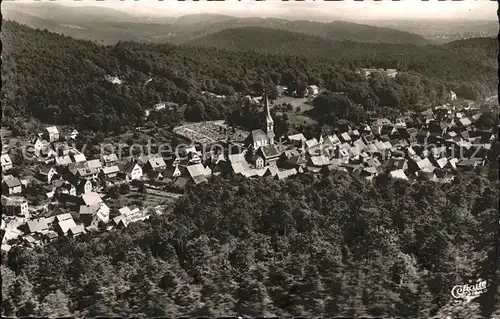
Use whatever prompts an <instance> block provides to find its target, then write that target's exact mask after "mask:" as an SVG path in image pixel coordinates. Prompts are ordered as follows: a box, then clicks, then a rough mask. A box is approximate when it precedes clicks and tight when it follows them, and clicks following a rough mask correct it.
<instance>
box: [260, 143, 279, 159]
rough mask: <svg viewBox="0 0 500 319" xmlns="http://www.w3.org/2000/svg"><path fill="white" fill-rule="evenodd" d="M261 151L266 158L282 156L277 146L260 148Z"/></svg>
mask: <svg viewBox="0 0 500 319" xmlns="http://www.w3.org/2000/svg"><path fill="white" fill-rule="evenodd" d="M260 150H261V151H262V155H264V157H265V158H272V157H277V156H279V155H280V154H281V153H280V151H279V150H278V148H277V147H276V145H272V144H271V145H267V146H263V147H261V148H260Z"/></svg>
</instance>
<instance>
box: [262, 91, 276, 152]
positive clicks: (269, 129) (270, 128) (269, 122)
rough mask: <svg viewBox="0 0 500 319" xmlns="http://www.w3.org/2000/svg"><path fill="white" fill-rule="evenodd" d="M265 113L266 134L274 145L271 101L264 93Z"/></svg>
mask: <svg viewBox="0 0 500 319" xmlns="http://www.w3.org/2000/svg"><path fill="white" fill-rule="evenodd" d="M264 113H265V114H266V133H267V137H269V143H270V144H274V136H275V135H274V120H273V118H272V117H271V109H270V108H269V100H268V98H267V92H266V91H264Z"/></svg>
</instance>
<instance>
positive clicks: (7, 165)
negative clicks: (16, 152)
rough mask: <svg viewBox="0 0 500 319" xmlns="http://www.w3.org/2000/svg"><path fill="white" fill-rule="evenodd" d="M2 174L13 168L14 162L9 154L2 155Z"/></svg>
mask: <svg viewBox="0 0 500 319" xmlns="http://www.w3.org/2000/svg"><path fill="white" fill-rule="evenodd" d="M1 161H2V172H5V171H8V170H9V169H11V168H12V167H13V165H12V160H11V159H10V156H9V154H2V159H1Z"/></svg>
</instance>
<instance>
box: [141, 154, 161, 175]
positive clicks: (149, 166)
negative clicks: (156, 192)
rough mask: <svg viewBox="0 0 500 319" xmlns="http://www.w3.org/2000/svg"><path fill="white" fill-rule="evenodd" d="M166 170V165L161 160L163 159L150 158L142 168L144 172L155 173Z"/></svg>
mask: <svg viewBox="0 0 500 319" xmlns="http://www.w3.org/2000/svg"><path fill="white" fill-rule="evenodd" d="M165 168H167V164H166V163H165V161H164V160H163V157H154V158H150V159H149V160H148V162H147V163H146V164H145V165H144V167H143V168H142V169H143V171H145V172H150V171H156V172H161V171H163V170H165Z"/></svg>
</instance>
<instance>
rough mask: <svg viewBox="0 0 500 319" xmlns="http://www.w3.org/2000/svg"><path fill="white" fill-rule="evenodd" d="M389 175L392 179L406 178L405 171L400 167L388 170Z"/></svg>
mask: <svg viewBox="0 0 500 319" xmlns="http://www.w3.org/2000/svg"><path fill="white" fill-rule="evenodd" d="M389 177H390V178H392V179H403V180H406V181H407V180H408V176H406V174H405V172H404V171H403V170H402V169H397V170H393V171H391V172H389Z"/></svg>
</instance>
